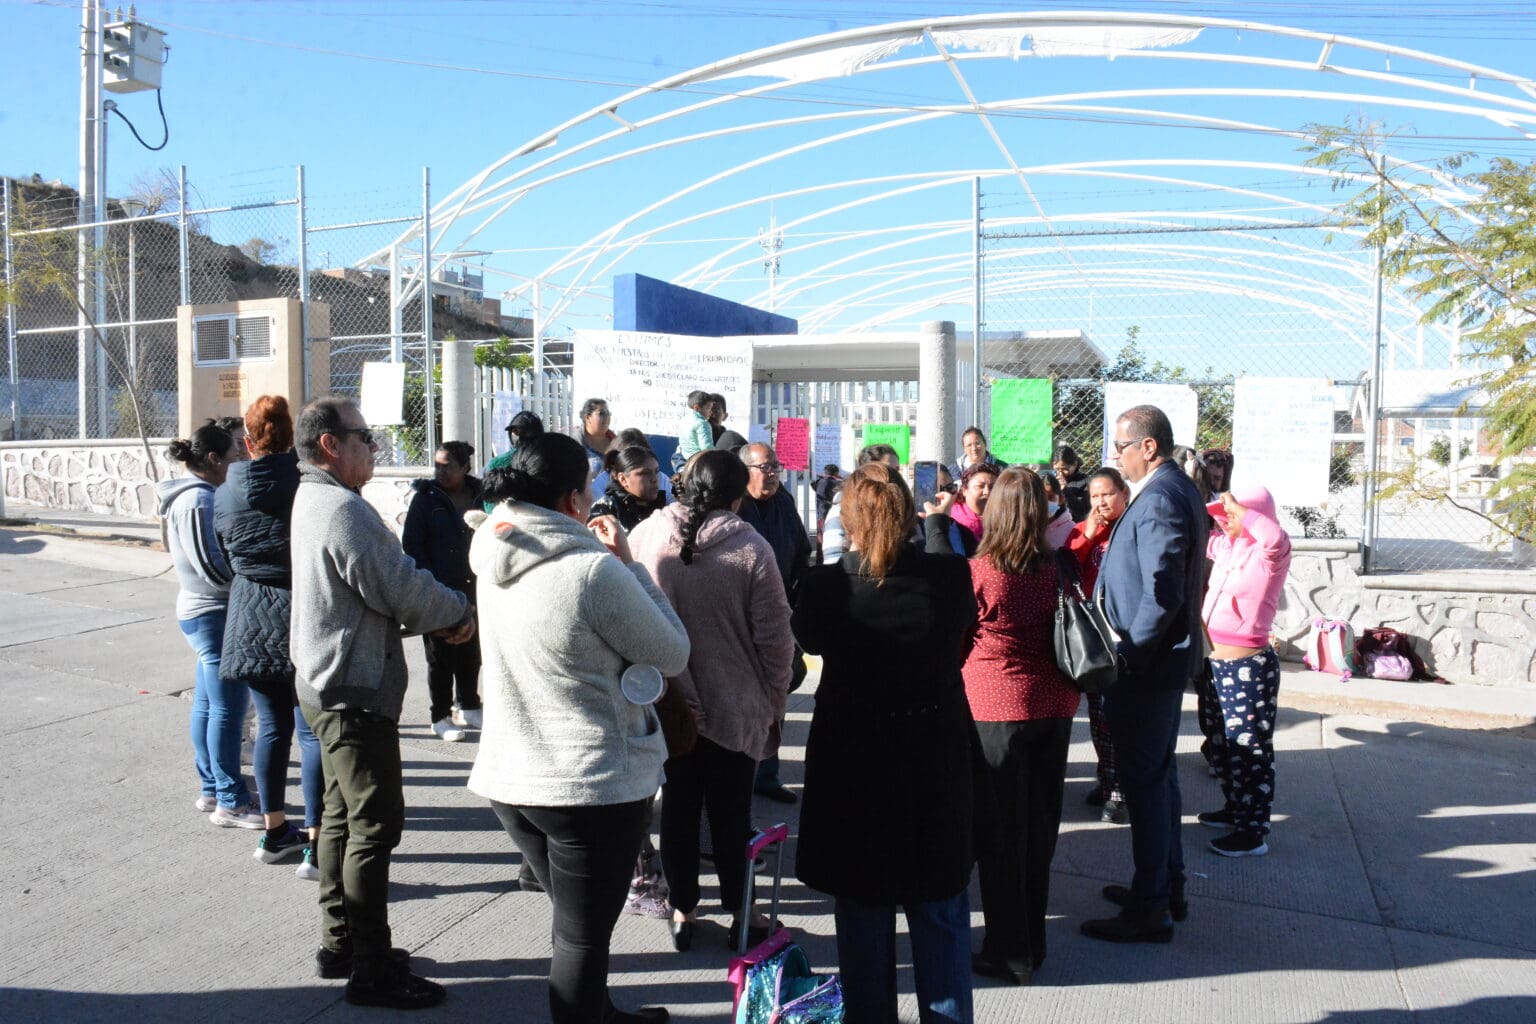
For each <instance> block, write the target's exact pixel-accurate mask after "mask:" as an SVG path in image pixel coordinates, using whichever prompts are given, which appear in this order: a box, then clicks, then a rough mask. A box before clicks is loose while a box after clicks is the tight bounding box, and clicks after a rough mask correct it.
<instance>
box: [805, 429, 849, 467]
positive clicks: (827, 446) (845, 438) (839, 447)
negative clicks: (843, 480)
mask: <svg viewBox="0 0 1536 1024" xmlns="http://www.w3.org/2000/svg"><path fill="white" fill-rule="evenodd" d="M813 450H814V451H815V453H816V469H817V470H820V469H821V467H823V466H825V465H827V464H828V463H832V464H833V465H836V466H838V467H840V468H841V467H844V466H845V465H846V463H844V461H843V459H844V458H845V457H847V456H845V455H844V452H848V453H851V452H852V451H853V428H852V427H845V426H843V425H842V424H841V423H837V422H832V423H818V424H816V439H815V441H814V442H813Z"/></svg>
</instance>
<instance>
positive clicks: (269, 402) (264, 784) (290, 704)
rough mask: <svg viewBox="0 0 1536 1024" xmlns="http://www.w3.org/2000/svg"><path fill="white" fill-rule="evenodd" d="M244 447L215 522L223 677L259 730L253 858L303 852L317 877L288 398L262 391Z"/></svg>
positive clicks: (317, 802) (320, 793)
mask: <svg viewBox="0 0 1536 1024" xmlns="http://www.w3.org/2000/svg"><path fill="white" fill-rule="evenodd" d="M245 434H246V437H245V445H246V447H247V448H248V449H249V451H250V453H251V456H252V458H251V461H249V462H236V463H234V464H233V465H231V466H230V467H229V475H228V477H226V478H225V480H224V486H222V487H220V488H219V489H218V492H217V493H216V494H215V495H214V499H213V528H214V532H215V533H217V534H218V537H219V543H220V544H222V545H223V547H224V551H225V553H226V554H227V555H228V556H229V564H230V568H231V569H233V570H234V573H235V580H234V583H233V584H232V585H231V586H230V591H229V612H228V617H227V619H226V620H225V625H224V653H223V658H222V660H221V661H220V663H219V675H220V676H221V677H222V678H224V679H229V680H235V679H238V680H241V681H243V682H245V683H246V684H248V685H249V686H250V689H251V701H252V703H254V704H255V705H256V721H257V733H256V742H255V744H254V746H253V749H252V757H251V760H252V762H253V763H252V766H251V767H252V770H253V772H254V773H255V775H256V791H257V793H258V794H259V795H260V801H261V813H262V816H263V818H265V821H266V829H267V831H266V834H265V835H263V836H262V837H261V840H260V842H259V845H258V846H257V847H256V853H255V855H254V856H255V858H256V859H257V860H259V861H261V862H263V863H265V864H274V863H276V862H277V861H279V860H281V859H282V858H284V857H286V856H287V855H288V854H290V853H298V852H299V851H300V850H303V853H304V855H303V859H302V860H301V861H300V863H299V866H298V869H297V872H296V873H297V874H298V876H299V877H300V878H307V879H310V880H317V879H319V877H320V872H319V871H318V870H317V869H316V868H315V863H314V852H313V840H314V836H315V833H316V831H317V830H318V829H319V827H320V810H321V806H322V804H323V803H324V796H325V779H324V776H323V774H322V772H321V769H320V743H319V741H318V740H316V739H315V735H314V733H312V732H310V730H309V725H308V723H306V722H305V721H304V716H303V715H302V714H300V713H299V702H298V695H297V693H296V692H295V691H294V687H293V663H292V662H290V661H289V660H288V616H289V612H290V609H291V608H292V605H293V590H292V583H293V581H292V576H291V569H290V566H291V563H290V559H289V549H288V525H289V518H290V513H291V512H292V510H293V496H294V494H295V493H296V492H297V491H298V489H299V459H298V455H296V454H295V453H294V451H293V418H292V416H290V415H289V412H288V400H287V399H285V398H283V397H282V396H280V395H262V396H261V397H260V398H258V399H256V401H254V402H252V403H251V407H250V409H248V410H247V411H246V414H245ZM295 732H297V733H298V737H299V763H300V769H301V775H300V778H301V781H302V786H303V792H304V824H305V826H306V829H307V831H305V832H300V831H299V830H297V829H295V828H294V827H293V825H292V824H290V823H289V822H288V818H287V813H286V809H285V798H286V793H285V791H286V789H287V783H288V758H289V754H290V752H291V751H292V749H293V736H294V733H295Z"/></svg>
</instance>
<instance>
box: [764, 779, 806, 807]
mask: <svg viewBox="0 0 1536 1024" xmlns="http://www.w3.org/2000/svg"><path fill="white" fill-rule="evenodd" d="M752 792H754V793H756V794H757V795H758V796H761V797H766V798H767V799H769V800H772V801H773V802H774V803H777V804H792V803H795V802H796V801H798V800H799V799H800V798H799V797H798V796H795V794H794V793H793V792H791V791H790V789H789V787H788V786H786V785H784V784H783V783H782V782H781V783H779V784H778V785H775V786H763V787H762V788H760V789H754V790H753V791H752Z"/></svg>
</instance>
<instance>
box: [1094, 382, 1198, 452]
mask: <svg viewBox="0 0 1536 1024" xmlns="http://www.w3.org/2000/svg"><path fill="white" fill-rule="evenodd" d="M1138 405H1155V406H1157V407H1158V408H1159V409H1161V410H1163V413H1164V415H1166V416H1167V417H1168V422H1169V423H1172V424H1173V443H1174V444H1186V445H1189V446H1190V447H1191V448H1193V447H1195V444H1196V441H1197V429H1196V428H1197V427H1198V426H1199V422H1200V399H1199V396H1197V395H1196V394H1195V389H1194V388H1192V387H1190V386H1188V385H1187V384H1145V383H1141V382H1133V383H1127V382H1123V381H1117V382H1114V383H1110V384H1105V385H1104V465H1106V466H1113V465H1115V462H1114V460H1113V459H1111V458H1110V453H1111V450H1112V448H1111V446H1112V445H1113V443H1114V440H1115V421H1116V420H1118V419H1119V418H1120V414H1121V413H1123V412H1125V410H1127V409H1130V408H1132V407H1134V406H1138Z"/></svg>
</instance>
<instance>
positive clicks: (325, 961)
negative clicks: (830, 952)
mask: <svg viewBox="0 0 1536 1024" xmlns="http://www.w3.org/2000/svg"><path fill="white" fill-rule="evenodd" d="M389 959H390V960H391V961H392V962H394V963H396V964H399V965H400V966H401V967H404V966H406V965H407V964H409V963H410V962H411V953H410V950H406V949H400V948H398V947H397V948H395V949H392V950H390V951H389ZM351 976H352V951H351V950H350V949H349V950H346V951H344V952H340V953H338V952H336V951H335V950H332V949H326V948H325V947H324V946H321V947H320V949H319V951H318V952H317V953H315V977H317V978H330V979H331V980H332V981H334V980H336V979H337V978H350V977H351Z"/></svg>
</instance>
